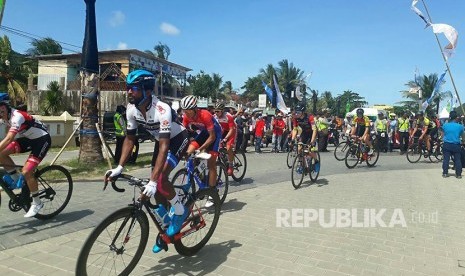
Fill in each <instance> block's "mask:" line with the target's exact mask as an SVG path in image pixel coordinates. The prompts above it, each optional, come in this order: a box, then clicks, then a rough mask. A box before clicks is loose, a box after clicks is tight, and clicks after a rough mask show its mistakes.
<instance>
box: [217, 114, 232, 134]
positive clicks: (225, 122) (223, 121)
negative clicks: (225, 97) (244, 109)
mask: <svg viewBox="0 0 465 276" xmlns="http://www.w3.org/2000/svg"><path fill="white" fill-rule="evenodd" d="M215 118H216V119H217V120H218V122H219V123H220V126H221V128H222V129H223V133H228V131H229V130H230V129H231V128H235V127H236V122H234V117H233V116H232V115H231V114H229V113H228V112H223V115H222V116H221V117H218V116H217V115H215Z"/></svg>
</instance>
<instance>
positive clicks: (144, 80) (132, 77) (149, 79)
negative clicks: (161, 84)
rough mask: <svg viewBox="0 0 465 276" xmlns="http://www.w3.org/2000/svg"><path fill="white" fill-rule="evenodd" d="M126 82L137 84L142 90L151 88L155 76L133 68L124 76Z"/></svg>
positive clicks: (153, 84)
mask: <svg viewBox="0 0 465 276" xmlns="http://www.w3.org/2000/svg"><path fill="white" fill-rule="evenodd" d="M126 84H127V85H134V86H138V87H141V88H142V89H144V90H153V88H154V87H155V76H154V75H153V74H152V73H150V72H149V71H146V70H134V71H132V72H131V73H129V75H128V76H127V77H126Z"/></svg>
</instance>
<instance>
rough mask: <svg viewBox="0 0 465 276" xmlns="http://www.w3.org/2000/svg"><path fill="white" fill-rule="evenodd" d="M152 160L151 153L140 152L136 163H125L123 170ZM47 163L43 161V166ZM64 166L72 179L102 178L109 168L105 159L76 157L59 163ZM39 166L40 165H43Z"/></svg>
mask: <svg viewBox="0 0 465 276" xmlns="http://www.w3.org/2000/svg"><path fill="white" fill-rule="evenodd" d="M151 161H152V154H151V153H142V154H139V156H138V158H137V162H136V164H126V165H125V166H124V167H125V170H134V169H141V168H147V167H150V162H151ZM46 165H49V164H47V163H44V164H43V166H46ZM58 165H61V166H63V167H65V168H66V169H67V170H68V171H69V172H70V173H71V177H72V178H73V179H93V178H102V179H103V176H104V175H105V172H106V171H107V170H109V168H108V162H107V161H106V160H104V161H102V162H100V163H98V164H89V163H84V162H79V161H78V159H77V158H74V159H71V160H67V161H64V162H61V163H59V164H58ZM43 166H41V167H43ZM115 167H116V165H114V164H113V160H112V168H115Z"/></svg>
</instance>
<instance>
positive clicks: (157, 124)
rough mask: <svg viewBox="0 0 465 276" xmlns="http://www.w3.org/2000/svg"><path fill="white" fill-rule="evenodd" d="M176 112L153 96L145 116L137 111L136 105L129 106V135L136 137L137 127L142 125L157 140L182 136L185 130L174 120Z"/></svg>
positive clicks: (127, 112) (127, 114)
mask: <svg viewBox="0 0 465 276" xmlns="http://www.w3.org/2000/svg"><path fill="white" fill-rule="evenodd" d="M173 113H174V111H173V110H172V109H171V107H170V106H169V105H168V104H166V103H164V102H162V101H160V100H159V99H158V98H157V97H155V96H152V104H151V105H150V106H149V109H148V110H147V112H146V114H145V116H146V117H145V118H144V116H143V115H142V112H141V111H140V110H139V109H137V107H136V106H135V105H134V104H128V107H127V111H126V117H127V121H128V123H127V126H126V128H127V134H128V135H135V134H136V132H137V126H138V125H142V126H143V127H144V128H145V129H146V130H147V131H148V132H149V133H150V134H151V135H152V136H153V137H154V138H155V139H156V140H159V139H160V138H170V139H171V138H173V137H175V136H176V135H178V134H180V133H181V132H182V131H184V130H185V128H184V127H183V126H182V125H180V124H179V123H177V122H176V120H173Z"/></svg>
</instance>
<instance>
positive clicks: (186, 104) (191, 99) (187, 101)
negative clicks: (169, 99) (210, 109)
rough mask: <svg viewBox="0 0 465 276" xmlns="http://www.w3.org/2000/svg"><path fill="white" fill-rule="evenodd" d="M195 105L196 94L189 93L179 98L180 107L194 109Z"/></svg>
mask: <svg viewBox="0 0 465 276" xmlns="http://www.w3.org/2000/svg"><path fill="white" fill-rule="evenodd" d="M196 107H197V97H196V96H193V95H189V96H185V97H184V98H182V99H181V109H194V108H196Z"/></svg>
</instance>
